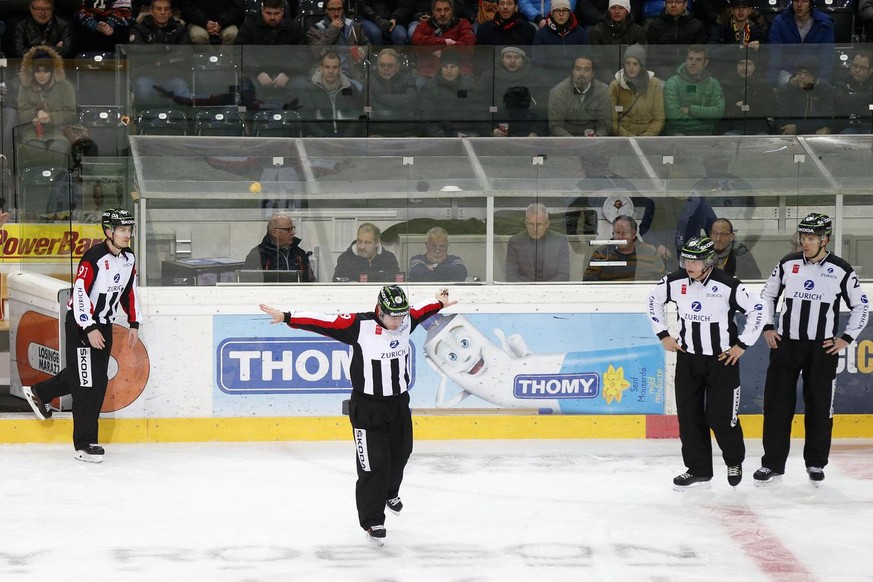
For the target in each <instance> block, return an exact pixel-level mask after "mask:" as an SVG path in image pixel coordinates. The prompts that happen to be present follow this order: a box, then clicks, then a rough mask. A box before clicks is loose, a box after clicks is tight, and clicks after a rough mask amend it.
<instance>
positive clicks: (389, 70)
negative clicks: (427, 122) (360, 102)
mask: <svg viewBox="0 0 873 582" xmlns="http://www.w3.org/2000/svg"><path fill="white" fill-rule="evenodd" d="M375 65H376V72H375V74H370V76H369V79H370V83H369V85H368V88H369V90H370V99H369V102H370V107H371V108H372V111H371V112H370V135H371V136H395V137H396V136H415V135H416V132H417V124H416V120H417V119H418V117H419V115H418V113H419V107H418V91H416V89H415V80H413V78H412V75H411V74H410V73H409V71H408V70H407V68H406V67H405V66H403V64H402V61H401V56H400V54H399V53H398V52H397V51H395V50H394V49H392V48H383V49H382V50H381V51H379V56H378V57H377V58H376V63H375Z"/></svg>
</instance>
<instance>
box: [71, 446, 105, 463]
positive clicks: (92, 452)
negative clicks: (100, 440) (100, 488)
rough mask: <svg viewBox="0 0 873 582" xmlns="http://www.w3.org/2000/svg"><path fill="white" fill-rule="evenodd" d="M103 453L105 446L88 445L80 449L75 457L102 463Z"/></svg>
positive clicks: (87, 461) (80, 459)
mask: <svg viewBox="0 0 873 582" xmlns="http://www.w3.org/2000/svg"><path fill="white" fill-rule="evenodd" d="M103 453H104V451H103V447H101V446H100V445H88V446H87V447H85V448H84V449H78V450H77V451H76V454H75V455H73V457H74V458H75V459H77V460H79V461H85V462H86V463H102V462H103Z"/></svg>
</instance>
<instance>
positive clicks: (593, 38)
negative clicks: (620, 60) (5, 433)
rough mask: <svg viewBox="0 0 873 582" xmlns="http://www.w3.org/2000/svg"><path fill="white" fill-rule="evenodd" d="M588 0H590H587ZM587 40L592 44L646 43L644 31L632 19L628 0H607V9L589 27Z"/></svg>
mask: <svg viewBox="0 0 873 582" xmlns="http://www.w3.org/2000/svg"><path fill="white" fill-rule="evenodd" d="M588 1H590V0H588ZM589 41H590V42H591V44H593V45H618V44H621V45H634V44H646V43H647V42H648V39H647V38H646V31H645V30H644V29H643V27H642V26H640V25H639V24H637V23H636V22H634V21H633V17H632V16H631V4H630V1H629V0H609V9H608V10H607V11H606V12H605V13H604V15H603V17H602V19H601V20H600V21H599V22H598V23H597V24H595V25H594V26H592V27H591V32H590V33H589Z"/></svg>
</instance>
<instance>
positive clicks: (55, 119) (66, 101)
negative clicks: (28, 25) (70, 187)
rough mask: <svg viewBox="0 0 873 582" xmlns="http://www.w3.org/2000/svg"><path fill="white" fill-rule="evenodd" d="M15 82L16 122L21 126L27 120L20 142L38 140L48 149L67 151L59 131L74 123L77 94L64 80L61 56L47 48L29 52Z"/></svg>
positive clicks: (67, 148)
mask: <svg viewBox="0 0 873 582" xmlns="http://www.w3.org/2000/svg"><path fill="white" fill-rule="evenodd" d="M18 78H19V80H20V81H21V86H20V87H19V89H18V119H19V120H20V122H21V123H24V124H27V121H28V120H30V125H25V126H24V130H23V132H22V136H21V142H22V143H23V142H27V141H29V140H33V139H37V140H39V141H42V142H44V143H45V144H46V147H47V148H48V149H52V150H58V151H68V150H69V145H70V144H69V143H67V142H66V140H65V139H64V137H63V133H61V128H62V126H63V125H65V124H68V123H73V122H74V121H75V120H76V92H75V90H74V89H73V85H72V84H70V82H69V81H67V79H66V76H65V74H64V60H63V59H62V58H61V55H59V54H58V53H56V52H55V51H54V49H52V48H50V47H47V46H35V47H33V48H31V49H30V50H28V51H27V52H26V53H24V58H23V59H21V68H20V69H19V72H18ZM59 142H62V143H59Z"/></svg>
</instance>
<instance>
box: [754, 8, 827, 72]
mask: <svg viewBox="0 0 873 582" xmlns="http://www.w3.org/2000/svg"><path fill="white" fill-rule="evenodd" d="M812 19H813V23H812V29H810V31H809V33H808V34H807V35H806V39H801V38H800V31H799V30H798V29H797V23H796V22H795V21H794V6H793V4H789V5H788V8H786V9H785V10H783V11H782V13H781V14H780V15H779V16H777V17H776V19H775V20H774V21H773V24H772V25H770V44H771V45H773V46H771V47H770V69H769V73H768V79H769V81H770V83H771V84H773V85H775V86H781V85H784V84H785V83H786V82H787V80H788V77H789V76H790V73H791V72H793V69H794V63H795V61H796V60H797V58H798V56H800V54H801V51H802V52H803V54H804V55H806V56H815V57H816V58H818V59H819V61H820V62H821V69H820V70H819V74H818V78H819V79H823V80H825V81H828V80H830V77H831V71H832V70H833V68H834V42H835V41H834V21H833V20H832V19H831V17H830V16H828V15H827V14H825V13H824V12H822V11H821V10H816V9H815V8H813V9H812ZM788 44H804V45H813V44H814V45H817V46H815V47H804V48H803V49H801V48H799V47H789V46H781V45H788ZM786 73H787V74H786Z"/></svg>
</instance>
